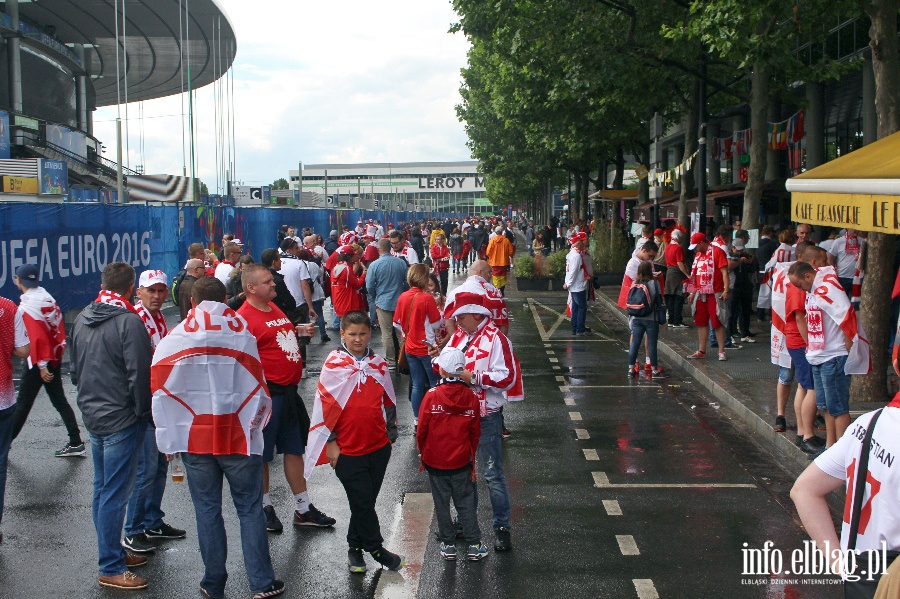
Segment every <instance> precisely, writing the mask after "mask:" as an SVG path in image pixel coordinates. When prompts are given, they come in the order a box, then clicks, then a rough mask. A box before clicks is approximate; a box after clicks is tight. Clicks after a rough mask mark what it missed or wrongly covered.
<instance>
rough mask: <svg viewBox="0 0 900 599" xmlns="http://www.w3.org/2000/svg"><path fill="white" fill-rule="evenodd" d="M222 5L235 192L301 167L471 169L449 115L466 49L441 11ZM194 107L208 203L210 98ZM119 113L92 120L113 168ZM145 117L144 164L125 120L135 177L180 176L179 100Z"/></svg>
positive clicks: (443, 7) (155, 106)
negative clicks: (437, 164) (444, 165)
mask: <svg viewBox="0 0 900 599" xmlns="http://www.w3.org/2000/svg"><path fill="white" fill-rule="evenodd" d="M218 1H219V4H220V5H221V6H223V7H224V9H225V11H226V13H227V14H228V16H229V18H230V20H231V23H232V25H233V27H234V29H235V31H236V33H237V46H238V51H237V59H236V61H235V64H234V67H233V69H234V71H233V72H234V92H235V94H234V96H235V106H234V111H235V117H234V118H235V137H236V146H237V147H236V169H235V171H236V175H237V176H236V179H237V180H240V181H243V182H245V183H248V184H249V183H263V184H265V183H270V182H272V181H273V180H275V179H278V178H280V177H286V176H287V172H288V169H291V168H293V169H296V168H297V163H298V162H299V161H302V162H304V163H306V164H314V163H322V162H409V161H439V160H468V159H469V158H470V156H469V151H468V149H467V148H466V145H465V142H466V136H465V132H464V130H463V125H462V124H461V123H460V122H459V121H458V120H457V118H456V113H455V111H454V106H455V105H456V104H457V103H459V86H460V74H459V70H460V68H462V67H463V66H465V62H466V50H467V44H466V40H465V38H464V36H463V35H462V34H450V33H447V31H448V29H449V28H450V25H451V23H453V22H454V21H455V20H456V15H455V14H454V12H453V8H452V6H451V4H450V1H449V0H391V1H390V2H371V1H370V0H328V1H326V2H312V1H304V2H298V1H297V0H257V1H255V2H246V1H245V0H243V1H241V0H218ZM197 104H198V106H197V108H196V109H195V110H196V112H195V114H196V118H197V121H198V128H199V133H198V138H197V140H196V143H197V155H198V167H197V173H198V176H199V177H200V178H201V179H202V180H203V181H204V182H205V183H206V184H207V185H208V186H209V188H210V191H211V192H215V191H216V167H215V164H216V161H215V144H214V139H213V131H214V129H213V127H214V114H213V108H214V103H213V95H212V86H207V87H205V88H202V89H201V90H200V91H199V92H198V102H197ZM115 111H116V108H115V106H113V107H108V108H101V109H98V110H97V111H96V112H95V113H94V119H95V120H94V122H95V127H94V135H95V137H97V138H98V139H100V140H101V141H103V142H104V144H105V145H106V146H107V147H108V148H109V149H108V150H107V153H106V156H107V157H108V158H112V159H115V123H114V119H115ZM143 111H144V120H143V130H144V138H143V141H144V153H143V155H142V154H141V151H140V135H139V132H140V129H141V121H140V120H139V118H138V115H139V110H138V105H137V104H132V105H130V106H129V110H128V117H129V127H128V128H129V130H130V143H129V146H130V151H129V158H130V165H131V167H132V168H135V167H136V166H137V165H139V164H144V165H145V172H147V173H171V174H181V172H182V165H183V160H182V146H181V130H182V129H181V98H180V96H174V97H170V98H162V99H159V100H153V101H148V102H144V104H143ZM123 118H124V112H123ZM123 162H125V161H124V160H123ZM188 174H190V173H188Z"/></svg>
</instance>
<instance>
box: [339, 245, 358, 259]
mask: <svg viewBox="0 0 900 599" xmlns="http://www.w3.org/2000/svg"><path fill="white" fill-rule="evenodd" d="M355 253H356V250H354V249H353V247H352V246H349V245H342V246H341V247H339V248H338V254H341V255H342V256H352V255H353V254H355Z"/></svg>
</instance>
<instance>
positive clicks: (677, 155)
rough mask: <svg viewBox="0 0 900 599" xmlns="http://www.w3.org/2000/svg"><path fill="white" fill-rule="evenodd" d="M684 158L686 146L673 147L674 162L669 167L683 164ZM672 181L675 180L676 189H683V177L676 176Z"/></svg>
mask: <svg viewBox="0 0 900 599" xmlns="http://www.w3.org/2000/svg"><path fill="white" fill-rule="evenodd" d="M682 160H684V146H682V145H677V146H673V147H672V163H671V164H670V165H669V167H668V168H673V167H677V166H678V165H679V164H681V161H682ZM672 181H673V182H674V189H675V191H679V192H680V191H681V179H679V178H677V176H674V177H673V179H672Z"/></svg>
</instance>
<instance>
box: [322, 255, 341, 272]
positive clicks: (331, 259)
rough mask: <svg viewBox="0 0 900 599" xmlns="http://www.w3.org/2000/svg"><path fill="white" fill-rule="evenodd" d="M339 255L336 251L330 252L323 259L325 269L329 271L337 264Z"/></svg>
mask: <svg viewBox="0 0 900 599" xmlns="http://www.w3.org/2000/svg"><path fill="white" fill-rule="evenodd" d="M340 258H341V255H340V253H338V252H331V255H329V256H328V258H327V259H326V260H325V270H327V271H328V272H331V269H333V268H334V267H335V266H337V263H338V260H340Z"/></svg>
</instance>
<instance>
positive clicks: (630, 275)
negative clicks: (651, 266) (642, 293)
mask: <svg viewBox="0 0 900 599" xmlns="http://www.w3.org/2000/svg"><path fill="white" fill-rule="evenodd" d="M640 265H641V260H640V258H638V257H637V256H632V257H631V259H630V260H629V261H628V264H627V265H626V266H625V276H624V277H623V278H622V288H621V289H620V290H619V301H618V302H617V305H618V306H619V307H620V308H622V309H623V310H624V309H625V304H627V303H628V292H629V291H630V290H631V284H632V283H634V279H635V277H637V269H638V266H640Z"/></svg>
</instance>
